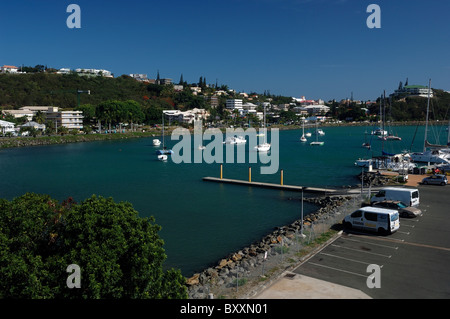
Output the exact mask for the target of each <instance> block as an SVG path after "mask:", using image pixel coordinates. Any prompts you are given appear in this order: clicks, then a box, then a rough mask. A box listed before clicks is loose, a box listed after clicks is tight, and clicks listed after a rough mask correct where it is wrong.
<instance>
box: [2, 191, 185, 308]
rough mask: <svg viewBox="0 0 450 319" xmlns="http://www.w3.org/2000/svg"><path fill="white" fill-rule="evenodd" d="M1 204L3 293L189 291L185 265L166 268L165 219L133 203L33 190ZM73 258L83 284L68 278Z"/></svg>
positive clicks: (149, 294) (177, 294) (166, 294)
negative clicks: (158, 220)
mask: <svg viewBox="0 0 450 319" xmlns="http://www.w3.org/2000/svg"><path fill="white" fill-rule="evenodd" d="M0 212H1V214H0V274H1V280H0V298H33V299H34V298H86V299H88V298H89V299H91V298H92V299H94V298H186V297H187V293H186V287H185V285H184V283H185V278H184V277H183V276H182V275H181V273H180V271H178V270H174V269H170V270H167V271H164V270H163V267H162V265H163V262H164V260H165V258H166V255H165V253H164V249H163V241H162V240H161V239H160V238H159V236H158V231H159V230H160V227H159V226H158V225H156V224H154V219H153V218H149V219H147V218H140V217H138V213H137V212H136V211H135V210H134V209H133V207H132V206H131V204H129V203H125V202H121V203H115V202H114V201H113V200H112V199H111V198H108V199H107V198H102V197H96V196H95V195H94V196H92V197H91V198H89V199H86V200H85V201H83V202H81V203H79V204H77V203H75V202H74V201H73V200H72V199H70V198H69V199H68V200H66V201H64V202H63V203H61V204H60V203H58V202H57V201H56V200H54V199H52V198H50V196H48V195H38V194H33V193H27V194H25V195H23V196H21V197H18V198H15V199H14V200H12V201H7V200H4V199H1V200H0ZM71 264H76V265H78V266H79V267H80V269H81V288H72V289H69V288H68V286H67V284H66V281H67V278H68V276H69V275H70V273H68V272H67V267H68V266H69V265H71Z"/></svg>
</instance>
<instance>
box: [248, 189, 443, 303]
mask: <svg viewBox="0 0 450 319" xmlns="http://www.w3.org/2000/svg"><path fill="white" fill-rule="evenodd" d="M415 187H416V188H418V189H419V192H420V206H419V208H420V209H421V210H422V215H421V216H419V217H416V218H401V219H400V229H399V231H397V232H396V233H394V234H392V235H389V236H379V235H376V234H371V233H365V232H351V231H348V232H347V231H345V232H342V233H341V234H340V235H338V236H336V238H334V240H333V241H330V242H328V244H327V245H326V246H324V247H323V248H322V249H321V250H319V251H317V252H316V253H315V254H314V255H312V256H310V257H309V258H308V259H306V260H305V261H303V263H302V264H300V265H299V266H298V267H297V268H295V269H294V270H292V271H287V272H285V273H283V274H282V275H281V276H280V277H279V278H278V280H276V281H275V282H274V283H273V284H272V285H271V286H270V287H267V288H266V289H264V290H263V291H261V292H259V293H258V294H257V295H255V296H254V297H253V298H255V299H367V298H373V299H398V298H401V299H447V298H450V271H449V270H448V269H449V267H450V214H449V213H450V186H434V185H433V186H432V185H418V186H415ZM374 267H375V268H376V269H375V268H374ZM369 276H371V277H370V278H369Z"/></svg>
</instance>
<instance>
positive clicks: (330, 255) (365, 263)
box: [320, 253, 383, 268]
mask: <svg viewBox="0 0 450 319" xmlns="http://www.w3.org/2000/svg"><path fill="white" fill-rule="evenodd" d="M320 255H325V256H329V257H334V258H339V259H343V260H348V261H352V262H355V263H360V264H363V265H371V264H372V263H368V262H366V261H360V260H356V259H351V258H345V257H341V256H336V255H333V254H328V253H320ZM380 268H383V265H381V266H380Z"/></svg>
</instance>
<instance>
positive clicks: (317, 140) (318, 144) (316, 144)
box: [309, 120, 325, 146]
mask: <svg viewBox="0 0 450 319" xmlns="http://www.w3.org/2000/svg"><path fill="white" fill-rule="evenodd" d="M317 125H318V124H317V120H316V141H315V142H311V143H310V144H309V145H311V146H323V145H324V144H325V142H323V141H322V142H320V141H319V134H318V133H317Z"/></svg>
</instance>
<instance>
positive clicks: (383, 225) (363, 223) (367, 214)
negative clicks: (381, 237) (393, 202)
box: [342, 206, 400, 234]
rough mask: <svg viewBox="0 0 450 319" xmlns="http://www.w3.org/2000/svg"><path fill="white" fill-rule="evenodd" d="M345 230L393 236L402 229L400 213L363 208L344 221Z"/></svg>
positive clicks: (375, 208) (376, 208)
mask: <svg viewBox="0 0 450 319" xmlns="http://www.w3.org/2000/svg"><path fill="white" fill-rule="evenodd" d="M342 223H343V224H344V227H345V228H348V229H352V228H356V229H362V230H369V231H375V232H378V233H381V234H392V233H393V232H395V231H397V230H398V229H399V228H400V220H399V214H398V211H396V210H392V209H384V208H378V207H370V206H367V207H362V208H360V209H358V210H356V211H354V212H353V213H351V214H350V215H348V216H346V217H345V218H344V220H343V221H342Z"/></svg>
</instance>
